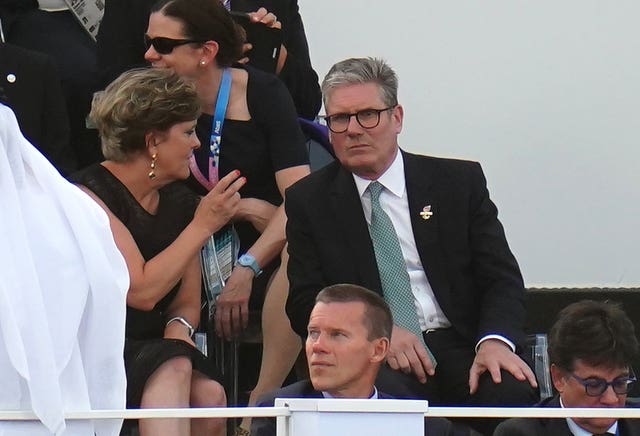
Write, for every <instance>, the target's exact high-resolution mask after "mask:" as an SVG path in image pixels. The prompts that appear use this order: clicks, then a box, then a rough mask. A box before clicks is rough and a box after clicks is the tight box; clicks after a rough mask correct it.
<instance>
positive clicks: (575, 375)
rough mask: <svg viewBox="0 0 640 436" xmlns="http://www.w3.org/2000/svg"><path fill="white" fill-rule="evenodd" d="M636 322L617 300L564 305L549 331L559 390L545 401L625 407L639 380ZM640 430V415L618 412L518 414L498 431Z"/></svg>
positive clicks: (625, 435) (513, 434)
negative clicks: (552, 416)
mask: <svg viewBox="0 0 640 436" xmlns="http://www.w3.org/2000/svg"><path fill="white" fill-rule="evenodd" d="M633 330H634V329H633V324H632V322H631V320H630V319H629V318H628V317H627V315H626V314H625V313H624V311H623V310H622V309H621V308H620V307H619V306H617V305H615V304H611V303H606V302H600V301H592V300H584V301H580V302H578V303H573V304H571V305H569V306H567V307H566V308H564V309H563V310H562V311H561V312H560V314H559V315H558V320H557V321H556V323H555V324H554V325H553V327H552V328H551V332H550V334H549V361H550V362H551V379H552V380H553V385H554V386H555V388H556V390H557V391H558V395H557V396H555V397H552V398H550V399H547V400H545V401H543V402H542V403H541V406H543V407H599V408H607V407H624V406H625V402H626V399H627V393H628V392H629V388H630V387H631V384H632V383H633V382H635V381H636V378H635V375H634V374H633V370H632V369H631V362H632V361H633V360H634V359H635V358H636V356H637V355H638V341H637V339H636V337H635V334H634V331H633ZM592 434H593V435H618V436H638V435H640V421H638V420H626V419H618V420H616V419H615V418H566V419H549V418H515V419H509V420H507V421H505V422H503V423H502V424H500V425H499V426H498V428H497V429H496V432H495V435H496V436H538V435H540V436H548V435H554V436H556V435H557V436H563V435H567V436H571V435H573V436H591V435H592Z"/></svg>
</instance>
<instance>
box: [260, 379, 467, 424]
mask: <svg viewBox="0 0 640 436" xmlns="http://www.w3.org/2000/svg"><path fill="white" fill-rule="evenodd" d="M276 398H322V392H320V391H316V390H315V389H314V388H313V385H312V384H311V381H310V380H302V381H299V382H297V383H294V384H291V385H289V386H286V387H284V388H281V389H278V390H276V391H274V392H272V393H270V394H267V395H265V396H264V397H262V398H261V399H260V400H259V401H258V404H257V406H258V407H273V405H274V404H275V399H276ZM378 398H380V399H393V397H392V396H390V395H387V394H385V393H384V392H380V391H378ZM425 428H428V433H427V434H429V435H430V436H474V435H478V434H477V433H476V432H474V431H473V430H471V429H469V428H468V427H467V426H465V425H461V424H457V423H456V424H454V423H452V422H451V421H449V420H447V419H444V418H429V419H427V420H426V421H425ZM275 434H276V420H275V419H274V418H268V417H265V418H259V417H257V418H253V419H252V420H251V436H275Z"/></svg>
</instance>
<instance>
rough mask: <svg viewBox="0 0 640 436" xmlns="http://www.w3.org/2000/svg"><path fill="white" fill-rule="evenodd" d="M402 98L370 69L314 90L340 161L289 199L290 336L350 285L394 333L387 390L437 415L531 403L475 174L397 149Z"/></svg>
mask: <svg viewBox="0 0 640 436" xmlns="http://www.w3.org/2000/svg"><path fill="white" fill-rule="evenodd" d="M397 88H398V81H397V77H396V74H395V72H394V71H393V70H392V69H391V68H390V67H389V66H388V65H387V64H386V63H385V62H384V61H382V60H379V59H372V58H364V59H347V60H345V61H342V62H339V63H337V64H336V65H334V66H333V67H332V68H331V70H330V71H329V73H328V74H327V76H326V77H325V79H324V81H323V84H322V90H323V98H324V104H325V109H326V112H327V114H328V115H327V116H326V117H325V119H326V121H327V125H328V127H329V129H330V139H331V142H332V144H333V147H334V150H335V153H336V156H337V159H338V160H337V161H336V162H334V163H332V164H330V165H328V166H326V167H325V168H323V169H321V170H318V171H316V172H314V173H312V174H311V175H310V176H308V177H306V178H304V179H303V180H301V181H299V182H298V183H296V184H295V185H294V186H292V187H291V188H290V189H289V190H288V191H287V194H286V198H287V199H286V203H285V205H286V206H285V207H286V211H287V216H288V224H287V239H288V241H289V255H290V260H289V266H288V274H289V280H290V283H291V289H290V294H289V298H288V301H287V313H288V315H289V318H290V320H291V325H292V327H293V329H294V330H295V331H296V332H297V333H298V334H299V335H301V336H303V337H304V336H306V334H307V332H306V326H307V321H308V319H309V313H310V311H311V307H312V306H313V302H314V298H315V295H316V294H317V293H318V291H319V290H320V289H322V288H323V287H324V286H327V285H330V284H333V283H356V284H359V285H362V286H365V287H367V288H369V289H372V290H374V291H376V292H378V293H379V294H381V295H383V296H384V298H385V300H386V301H387V303H389V305H390V306H391V311H392V313H393V318H394V320H395V321H396V322H395V325H394V327H393V334H392V341H391V346H390V349H389V357H388V364H389V367H390V368H388V367H386V366H385V367H383V368H382V370H381V372H380V375H379V377H378V381H377V382H376V383H377V385H378V387H380V388H381V389H382V390H384V391H386V392H388V393H389V394H390V395H393V396H394V397H396V398H422V399H427V400H429V401H430V402H431V404H434V405H461V404H465V405H479V406H481V405H485V406H489V405H497V406H508V405H511V406H516V405H526V404H533V403H534V402H535V401H536V396H535V391H534V387H536V386H537V384H536V381H535V376H534V374H533V372H532V371H531V369H530V368H529V366H528V365H527V364H526V363H525V362H524V361H523V360H522V359H521V358H520V357H519V356H518V354H517V353H518V352H519V351H520V344H521V343H522V341H523V339H524V333H523V330H522V328H523V324H524V318H525V310H524V303H523V299H524V284H523V281H522V277H521V274H520V270H519V268H518V264H517V262H516V260H515V258H514V257H513V255H512V253H511V251H510V250H509V246H508V244H507V241H506V238H505V235H504V230H503V228H502V225H501V224H500V222H499V221H498V218H497V209H496V207H495V205H494V204H493V203H492V202H491V200H490V199H489V193H488V191H487V188H486V181H485V178H484V175H483V173H482V169H481V168H480V165H479V164H478V163H476V162H468V161H462V160H453V159H441V158H433V157H428V156H419V155H415V154H411V153H407V152H405V151H404V150H400V148H399V146H398V134H399V133H400V131H401V130H402V121H403V113H404V112H403V108H402V106H401V105H400V104H398V100H397ZM427 346H428V348H427ZM436 362H438V363H439V364H438V367H437V368H436ZM476 424H478V427H481V428H482V430H483V432H485V433H488V434H491V433H492V432H493V427H495V422H493V423H491V421H490V420H478V422H477V423H476Z"/></svg>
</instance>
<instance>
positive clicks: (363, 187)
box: [353, 152, 451, 331]
mask: <svg viewBox="0 0 640 436" xmlns="http://www.w3.org/2000/svg"><path fill="white" fill-rule="evenodd" d="M353 178H354V180H355V182H356V187H357V188H358V194H360V202H361V203H362V209H363V210H364V216H365V218H366V220H367V224H369V225H371V195H370V194H369V191H368V190H367V187H368V186H369V184H370V183H371V182H372V181H371V180H367V179H363V178H362V177H359V176H357V175H355V174H354V175H353ZM378 182H379V183H381V184H382V185H383V186H384V187H385V189H384V190H383V191H382V193H381V194H380V206H381V207H382V209H383V210H384V211H385V212H386V214H387V215H389V218H390V219H391V222H392V223H393V227H394V229H395V230H396V234H397V235H398V241H399V242H400V248H401V249H402V255H403V257H404V261H405V263H406V265H407V272H408V273H409V281H410V282H411V291H412V292H413V296H414V302H415V305H416V312H417V314H418V322H419V323H420V328H421V329H422V330H423V331H424V330H428V329H436V328H447V327H451V323H450V322H449V320H448V319H447V317H446V316H445V314H444V312H443V311H442V309H441V308H440V305H439V304H438V301H437V300H436V297H435V295H434V294H433V290H432V289H431V285H430V284H429V279H428V278H427V274H426V271H425V269H424V266H423V265H422V262H421V261H420V255H419V254H418V248H417V247H416V242H415V240H414V238H413V230H412V227H411V218H410V215H409V202H408V200H407V189H406V186H405V180H404V161H403V160H402V154H401V153H400V152H398V153H396V157H395V159H394V161H393V163H392V164H391V166H390V167H389V168H388V169H387V171H386V172H385V173H384V174H383V175H382V176H380V178H379V179H378Z"/></svg>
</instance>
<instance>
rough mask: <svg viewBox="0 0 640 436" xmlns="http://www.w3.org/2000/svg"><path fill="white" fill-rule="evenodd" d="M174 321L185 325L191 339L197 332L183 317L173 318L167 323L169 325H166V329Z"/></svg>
mask: <svg viewBox="0 0 640 436" xmlns="http://www.w3.org/2000/svg"><path fill="white" fill-rule="evenodd" d="M174 321H178V322H179V323H180V324H182V325H184V326H185V327H186V328H188V329H189V337H192V336H193V333H194V332H195V329H194V328H193V326H192V325H191V324H189V321H187V320H186V319H184V318H183V317H181V316H174V317H173V318H171V319H170V320H169V321H167V324H165V327H168V326H169V324H171V323H172V322H174Z"/></svg>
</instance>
